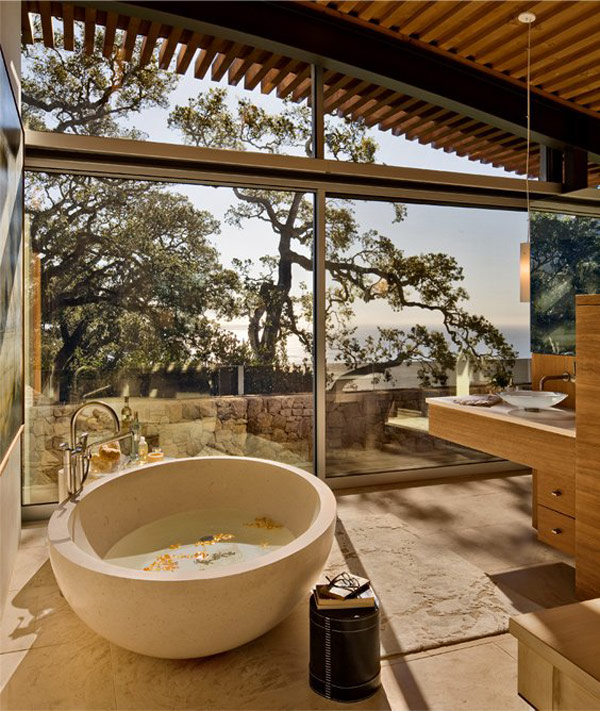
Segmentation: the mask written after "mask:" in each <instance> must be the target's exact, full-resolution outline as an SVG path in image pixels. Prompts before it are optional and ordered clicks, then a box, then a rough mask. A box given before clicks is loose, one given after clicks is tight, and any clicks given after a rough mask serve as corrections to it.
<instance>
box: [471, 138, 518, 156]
mask: <svg viewBox="0 0 600 711" xmlns="http://www.w3.org/2000/svg"><path fill="white" fill-rule="evenodd" d="M525 146H526V143H525V142H524V141H523V139H519V138H515V139H513V140H512V141H509V142H507V143H506V144H504V145H501V146H496V145H493V146H490V145H489V144H488V145H484V146H483V147H482V148H480V149H477V148H475V149H471V148H470V149H469V151H468V153H469V155H470V156H473V157H479V156H481V155H483V156H485V157H486V158H489V159H491V160H502V159H503V158H510V157H515V154H516V153H517V152H518V150H519V149H523V148H524V147H525Z"/></svg>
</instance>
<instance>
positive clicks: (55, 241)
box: [28, 174, 247, 399]
mask: <svg viewBox="0 0 600 711" xmlns="http://www.w3.org/2000/svg"><path fill="white" fill-rule="evenodd" d="M28 214H29V219H30V234H31V246H32V251H33V252H34V253H37V254H40V256H41V259H42V284H41V293H42V294H43V322H44V324H46V325H47V329H48V330H47V331H46V332H45V333H44V349H43V361H44V369H45V370H47V371H52V370H54V371H55V372H57V373H60V377H61V379H62V381H61V382H62V387H61V390H62V399H67V397H68V394H69V390H70V387H71V385H72V381H73V377H74V374H75V372H76V370H77V369H78V368H80V367H81V366H88V367H93V368H94V369H96V370H97V371H98V372H99V373H100V374H102V373H104V374H108V373H110V372H114V371H116V370H117V369H131V370H137V371H139V372H146V371H148V370H149V369H151V368H152V367H153V366H155V365H166V364H180V365H181V364H182V363H184V362H186V361H188V362H189V361H191V362H193V363H199V364H203V365H204V364H207V363H215V362H221V361H225V362H227V361H228V360H231V359H236V360H238V362H243V359H244V358H245V357H247V353H246V352H245V351H244V348H243V346H241V345H240V344H239V343H238V342H237V340H236V339H235V337H234V336H232V334H230V333H229V332H228V331H225V330H223V329H221V328H220V326H219V325H218V319H219V318H223V319H230V318H232V317H234V316H235V315H236V314H237V293H238V292H239V289H240V283H239V278H238V275H237V274H236V273H235V272H234V271H232V270H229V269H224V268H223V266H222V264H221V263H220V260H219V254H218V252H217V250H216V249H215V248H214V247H213V246H212V244H211V242H210V240H209V238H210V237H211V236H212V235H215V234H217V233H218V231H219V224H218V222H217V221H216V220H215V219H214V218H213V217H212V216H211V215H210V213H208V212H206V211H204V210H198V209H197V208H195V207H194V206H193V205H192V204H191V203H190V201H189V200H188V199H187V198H186V197H185V196H183V195H177V194H174V193H171V192H167V191H166V190H165V187H164V186H163V185H160V184H156V183H154V184H153V183H146V182H140V181H122V180H112V179H101V178H91V177H84V176H65V175H60V176H56V175H39V174H33V175H31V176H30V178H29V180H28ZM209 313H213V314H214V317H213V318H212V319H211V318H209V317H208V314H209Z"/></svg>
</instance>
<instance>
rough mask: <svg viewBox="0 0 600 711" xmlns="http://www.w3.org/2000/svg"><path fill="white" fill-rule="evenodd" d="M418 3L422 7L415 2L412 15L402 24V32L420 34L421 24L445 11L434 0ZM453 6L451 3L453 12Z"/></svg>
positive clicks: (454, 4) (454, 9) (454, 8)
mask: <svg viewBox="0 0 600 711" xmlns="http://www.w3.org/2000/svg"><path fill="white" fill-rule="evenodd" d="M419 4H420V5H422V6H423V7H422V8H419V7H418V6H417V3H415V6H416V7H415V10H414V12H413V14H412V16H411V17H410V18H409V19H408V20H406V21H405V22H404V23H403V24H402V33H403V34H405V35H416V36H420V33H421V29H422V27H423V25H424V24H427V23H428V22H429V19H430V18H431V17H435V18H436V19H437V18H439V17H440V15H441V14H443V13H444V12H445V8H444V7H443V5H442V4H441V3H438V2H435V1H434V2H427V3H419ZM455 6H456V3H452V10H453V12H456V7H455ZM440 11H441V12H440Z"/></svg>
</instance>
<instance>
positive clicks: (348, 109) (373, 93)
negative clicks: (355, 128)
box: [338, 85, 393, 120]
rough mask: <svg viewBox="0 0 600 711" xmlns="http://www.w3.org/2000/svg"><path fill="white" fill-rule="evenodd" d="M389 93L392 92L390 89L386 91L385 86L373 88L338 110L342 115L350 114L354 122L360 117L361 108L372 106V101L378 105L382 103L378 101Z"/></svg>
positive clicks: (342, 105)
mask: <svg viewBox="0 0 600 711" xmlns="http://www.w3.org/2000/svg"><path fill="white" fill-rule="evenodd" d="M386 91H387V92H389V93H393V92H391V90H390V89H386V88H385V87H383V86H375V85H373V86H371V88H370V89H369V90H368V91H363V92H361V94H360V96H357V98H356V100H355V101H354V100H350V101H349V102H347V103H344V104H341V105H340V106H339V108H338V112H339V113H340V114H346V113H348V114H350V115H351V116H352V118H353V119H354V120H356V119H357V118H358V116H359V114H358V112H359V111H360V109H361V108H363V107H364V106H366V105H370V103H371V102H372V101H375V102H377V103H380V102H379V101H377V100H378V99H379V97H381V95H382V94H385V93H386Z"/></svg>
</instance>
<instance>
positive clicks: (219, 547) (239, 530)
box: [104, 509, 294, 573]
mask: <svg viewBox="0 0 600 711" xmlns="http://www.w3.org/2000/svg"><path fill="white" fill-rule="evenodd" d="M293 539H294V535H293V534H292V532H291V531H290V530H289V529H288V528H286V527H285V526H283V525H282V524H280V523H278V522H277V521H273V520H272V519H270V518H269V517H267V516H254V515H252V514H248V513H246V512H243V511H240V510H238V509H212V510H201V509H198V510H194V511H186V512H184V513H178V514H173V515H171V516H166V517H165V518H161V519H158V520H156V521H153V522H152V523H149V524H147V525H145V526H141V527H140V528H137V529H135V530H134V531H132V532H131V533H128V534H127V535H126V536H124V537H123V538H121V539H120V540H119V541H117V542H116V543H115V544H114V545H113V546H112V548H111V549H110V550H109V551H108V552H107V553H106V555H105V556H104V560H106V562H108V563H112V564H114V565H120V566H123V567H125V568H133V569H134V570H144V571H186V572H191V571H196V572H198V573H202V572H203V571H210V570H214V569H215V568H220V567H222V566H226V565H231V564H233V563H247V562H248V561H251V560H253V559H255V558H258V557H259V556H262V555H265V554H266V553H270V552H272V551H274V550H277V549H278V548H280V547H281V546H284V545H286V543H289V542H290V541H292V540H293Z"/></svg>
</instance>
